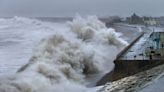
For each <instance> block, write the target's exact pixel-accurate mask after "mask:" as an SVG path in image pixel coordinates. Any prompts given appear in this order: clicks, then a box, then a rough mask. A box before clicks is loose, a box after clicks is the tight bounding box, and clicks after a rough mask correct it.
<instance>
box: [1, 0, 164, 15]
mask: <svg viewBox="0 0 164 92" xmlns="http://www.w3.org/2000/svg"><path fill="white" fill-rule="evenodd" d="M134 12H135V13H137V14H139V15H147V16H162V15H164V0H0V16H1V17H5V16H28V17H31V16H34V17H38V16H74V15H75V14H76V13H79V14H80V15H97V16H112V15H119V16H129V15H131V14H132V13H134Z"/></svg>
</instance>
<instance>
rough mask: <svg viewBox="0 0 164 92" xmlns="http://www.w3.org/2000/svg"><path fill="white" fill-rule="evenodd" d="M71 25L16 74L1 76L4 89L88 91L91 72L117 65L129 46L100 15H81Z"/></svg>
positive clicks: (20, 91) (12, 91)
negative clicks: (125, 48)
mask: <svg viewBox="0 0 164 92" xmlns="http://www.w3.org/2000/svg"><path fill="white" fill-rule="evenodd" d="M15 20H16V21H18V20H19V21H26V20H25V19H23V20H22V19H20V18H15ZM28 23H30V22H28ZM67 24H68V25H67V26H68V29H66V30H62V31H56V34H54V35H53V36H51V37H49V38H46V39H43V40H42V41H41V42H40V43H39V44H38V47H37V48H36V49H35V50H34V53H33V56H32V57H31V59H30V60H29V63H27V64H26V65H25V66H23V67H22V68H21V69H19V70H18V72H17V73H16V75H14V76H12V77H7V78H5V79H4V78H1V79H3V81H0V91H1V92H66V91H67V92H86V91H87V90H88V88H87V87H86V85H87V83H88V82H90V81H88V80H87V78H88V76H89V75H94V74H100V73H101V74H103V73H105V72H106V71H109V70H111V69H112V68H113V63H112V61H113V60H114V59H115V57H116V55H117V54H118V53H119V52H120V50H121V49H122V48H123V47H125V46H126V45H127V42H126V41H124V40H122V39H121V38H120V37H119V36H120V35H119V33H117V32H115V30H114V29H112V28H107V27H106V26H105V24H104V23H102V22H101V21H99V20H98V18H97V17H96V16H89V17H87V18H82V17H80V16H77V17H75V18H74V19H73V20H72V21H71V22H68V23H67Z"/></svg>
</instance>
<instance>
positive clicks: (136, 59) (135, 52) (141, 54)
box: [97, 32, 164, 85]
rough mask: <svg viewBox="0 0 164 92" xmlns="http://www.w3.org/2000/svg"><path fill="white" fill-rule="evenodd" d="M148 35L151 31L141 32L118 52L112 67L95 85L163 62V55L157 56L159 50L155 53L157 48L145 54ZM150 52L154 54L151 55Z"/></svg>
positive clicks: (130, 74)
mask: <svg viewBox="0 0 164 92" xmlns="http://www.w3.org/2000/svg"><path fill="white" fill-rule="evenodd" d="M150 35H152V32H148V33H146V32H144V33H141V34H140V35H139V36H138V37H136V39H135V40H134V41H133V42H132V43H131V44H130V45H129V46H127V47H126V48H125V49H124V50H123V51H122V52H120V54H118V56H117V58H116V60H115V61H114V64H115V67H114V69H113V70H112V71H111V72H109V73H108V74H106V75H105V76H104V77H103V78H102V79H101V80H100V81H98V82H97V85H103V84H105V83H106V82H113V81H117V80H119V79H122V78H125V77H128V76H132V75H134V74H136V73H139V72H142V71H145V70H149V69H151V68H153V67H156V66H158V65H161V64H163V63H164V59H163V56H159V55H160V53H159V52H158V53H156V51H157V49H153V50H151V51H150V53H149V55H148V56H147V55H146V54H145V52H146V49H147V48H149V47H151V45H149V44H147V43H148V42H149V41H150V38H149V37H150ZM151 48H152V47H151ZM152 54H154V56H153V57H152ZM157 55H158V56H157ZM149 56H151V58H150V57H149Z"/></svg>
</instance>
